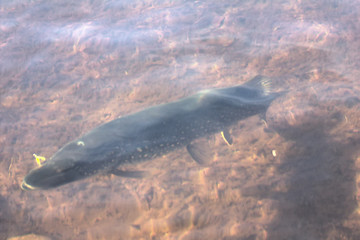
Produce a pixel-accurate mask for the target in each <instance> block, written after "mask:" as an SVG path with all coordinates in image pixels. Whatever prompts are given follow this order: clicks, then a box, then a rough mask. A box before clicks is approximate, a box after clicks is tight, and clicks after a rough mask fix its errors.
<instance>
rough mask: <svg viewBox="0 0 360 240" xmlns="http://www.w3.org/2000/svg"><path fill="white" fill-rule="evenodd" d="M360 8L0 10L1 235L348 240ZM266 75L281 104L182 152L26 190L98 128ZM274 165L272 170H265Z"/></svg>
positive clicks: (239, 5) (112, 5)
mask: <svg viewBox="0 0 360 240" xmlns="http://www.w3.org/2000/svg"><path fill="white" fill-rule="evenodd" d="M358 12H359V4H358V3H357V2H351V1H332V2H331V3H329V2H326V1H317V2H316V3H306V2H304V3H299V2H297V1H290V2H289V1H283V2H281V1H277V2H271V1H270V2H269V1H238V2H234V1H222V2H219V1H206V2H201V1H195V2H194V1H175V2H172V1H92V2H91V1H82V2H78V3H71V2H64V1H59V2H54V1H52V2H40V1H38V2H35V1H33V2H26V1H15V2H13V1H12V2H10V1H9V2H7V3H4V4H3V5H2V6H1V7H0V39H1V41H0V56H1V57H0V76H1V77H0V84H1V87H0V132H1V134H0V157H1V159H2V161H1V163H0V166H1V168H0V169H1V171H0V179H1V182H2V183H3V184H2V185H1V187H0V190H1V197H0V204H1V207H0V209H1V210H0V216H1V226H0V236H1V238H2V239H6V238H8V237H12V236H19V235H24V234H28V233H34V234H38V235H43V236H48V237H50V238H51V239H140V238H145V239H147V238H154V239H163V238H170V239H205V238H207V239H357V238H359V237H360V233H359V230H358V229H359V224H360V223H359V221H358V219H359V216H358V214H359V210H358V208H357V205H358V195H359V193H358V187H357V185H358V178H359V177H358V173H357V169H358V165H359V160H358V150H357V149H358V145H359V126H360V122H359V121H358V119H359V115H358V112H359V102H360V100H359V98H358V96H359V85H358V84H357V80H358V79H357V76H359V72H358V71H359V69H360V68H359V66H358V64H359V62H360V61H359V54H358V41H357V39H358V36H359V33H360V31H359V29H358V24H357V22H358V20H359V14H358ZM257 74H262V75H266V76H269V77H271V78H272V79H273V88H274V90H276V91H281V90H287V93H286V95H285V96H283V97H281V98H279V99H277V100H276V101H275V102H273V104H272V105H271V106H270V108H269V109H268V112H267V114H266V120H267V122H266V123H264V122H263V121H261V120H260V118H259V117H258V116H254V117H251V118H249V119H247V120H245V121H241V122H239V123H238V124H236V125H235V126H234V127H233V128H231V133H232V135H233V139H234V144H233V145H232V146H230V147H229V146H227V145H226V144H225V143H224V142H223V141H222V139H221V136H215V138H214V139H212V141H214V142H215V143H214V144H215V145H214V146H215V147H214V148H215V149H216V155H215V156H214V159H213V160H212V162H211V163H209V164H208V165H206V166H199V165H197V164H196V163H194V162H193V161H191V159H190V157H189V156H188V155H187V153H186V151H185V150H177V151H175V152H173V153H171V154H168V155H166V156H165V157H161V158H158V159H156V160H154V161H151V162H145V163H142V164H139V165H138V166H133V167H132V168H131V169H132V170H138V169H143V170H145V169H146V170H147V171H148V172H150V173H151V174H150V176H148V177H146V178H144V179H127V178H119V177H114V176H96V177H93V178H90V179H87V180H84V181H80V182H76V183H73V184H69V185H65V186H63V187H60V188H57V189H54V190H49V191H38V192H24V191H22V190H21V189H20V187H19V184H20V183H21V181H22V178H23V177H24V176H25V174H26V173H27V172H28V171H29V170H30V169H31V168H33V167H34V166H35V163H34V160H33V159H32V154H33V153H37V154H41V155H44V156H46V157H48V158H49V157H50V156H51V155H52V154H53V153H54V152H55V151H56V150H57V149H58V148H59V147H61V146H62V145H63V144H65V143H66V142H68V141H70V140H72V139H74V138H76V137H78V136H79V135H81V134H83V133H85V132H87V131H88V130H90V129H92V128H93V127H95V126H97V125H99V124H100V123H103V122H107V121H110V120H112V119H115V118H117V117H119V116H123V115H126V114H129V113H132V112H135V111H137V110H140V109H143V108H146V107H148V106H152V105H155V104H160V103H164V102H169V101H173V100H176V99H179V98H181V97H184V96H188V95H190V94H192V93H195V92H197V91H198V90H201V89H206V88H212V87H225V86H233V85H238V84H241V83H243V82H245V81H247V80H248V79H250V78H251V77H253V76H255V75H257ZM274 152H276V156H274V154H273V153H274Z"/></svg>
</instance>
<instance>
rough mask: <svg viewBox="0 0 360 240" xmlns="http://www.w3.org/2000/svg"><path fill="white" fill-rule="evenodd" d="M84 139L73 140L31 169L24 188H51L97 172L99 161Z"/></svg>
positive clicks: (24, 181)
mask: <svg viewBox="0 0 360 240" xmlns="http://www.w3.org/2000/svg"><path fill="white" fill-rule="evenodd" d="M91 150H92V149H89V148H88V147H87V146H85V144H84V143H83V142H82V141H79V140H78V141H73V142H70V143H68V144H66V145H65V146H64V147H62V148H61V149H60V150H59V151H57V152H56V153H55V154H54V155H53V156H52V157H51V158H50V159H49V160H48V161H47V162H45V163H44V164H43V165H41V166H40V167H37V168H35V169H33V170H31V171H30V172H29V173H28V174H27V175H26V176H25V178H24V180H23V182H22V185H21V188H22V189H24V190H35V189H50V188H55V187H58V186H61V185H64V184H67V183H70V182H73V181H76V180H80V179H83V178H86V177H88V176H90V175H93V174H95V173H97V171H98V169H99V166H98V164H97V163H98V162H101V160H102V159H100V160H99V161H94V160H89V159H94V158H96V154H93V151H91Z"/></svg>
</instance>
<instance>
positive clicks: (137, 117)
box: [21, 76, 279, 189]
mask: <svg viewBox="0 0 360 240" xmlns="http://www.w3.org/2000/svg"><path fill="white" fill-rule="evenodd" d="M270 84H271V83H270V81H269V80H268V79H266V78H264V77H261V76H257V77H255V78H254V79H252V80H251V81H249V82H247V83H245V84H243V85H241V86H235V87H229V88H220V89H210V90H204V91H200V92H199V93H197V94H195V95H192V96H190V97H186V98H183V99H180V100H178V101H175V102H171V103H167V104H162V105H158V106H154V107H150V108H147V109H145V110H142V111H140V112H137V113H134V114H130V115H127V116H124V117H121V118H118V119H115V120H113V121H111V122H108V123H105V124H103V125H100V126H99V127H97V128H95V129H93V130H92V131H90V132H89V133H87V134H85V135H83V136H82V137H80V138H78V139H76V140H74V141H72V142H69V143H67V144H66V145H65V146H63V147H62V148H61V149H60V150H59V151H57V152H56V153H55V154H54V155H53V156H52V157H51V158H50V159H49V160H48V161H46V162H45V163H44V164H43V165H41V166H40V167H38V168H35V169H33V170H31V171H30V173H29V174H28V175H27V176H26V177H25V178H24V181H23V183H22V186H21V187H22V189H49V188H54V187H58V186H60V185H63V184H66V183H70V182H73V181H76V180H79V179H83V178H86V177H89V176H92V175H95V174H98V173H114V174H117V175H122V176H127V172H122V171H120V170H114V169H116V168H117V167H119V166H121V165H123V164H129V163H135V162H140V161H144V160H150V159H153V158H156V157H157V156H162V155H164V154H166V153H168V152H171V151H173V150H174V149H177V148H181V147H186V148H187V150H188V151H189V153H190V155H191V156H192V157H193V158H194V159H195V160H197V161H198V162H201V161H202V159H201V153H200V154H198V149H196V147H193V145H192V143H194V142H195V140H196V139H198V138H201V137H204V136H207V135H210V134H214V133H217V132H223V131H226V129H227V127H228V126H230V125H232V124H234V123H236V122H237V121H239V120H241V119H245V118H248V117H250V116H253V115H255V114H259V113H264V112H265V111H266V109H267V108H268V106H269V105H270V103H271V102H272V101H273V100H274V99H275V98H276V97H277V96H279V93H270V92H269V88H270ZM225 135H228V134H223V136H225ZM224 138H225V137H224Z"/></svg>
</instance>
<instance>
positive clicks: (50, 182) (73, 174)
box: [21, 164, 84, 190]
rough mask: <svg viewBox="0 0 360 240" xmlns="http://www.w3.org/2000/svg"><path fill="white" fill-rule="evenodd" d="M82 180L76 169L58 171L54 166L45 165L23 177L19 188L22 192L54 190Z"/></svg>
mask: <svg viewBox="0 0 360 240" xmlns="http://www.w3.org/2000/svg"><path fill="white" fill-rule="evenodd" d="M81 178H84V176H81V175H79V174H78V172H77V171H76V168H68V169H65V170H64V169H59V168H57V167H56V165H54V164H48V165H47V164H45V165H43V166H41V167H38V168H35V169H33V170H31V171H30V172H29V174H28V175H26V176H25V178H24V180H23V182H22V184H21V188H22V189H23V190H37V189H50V188H55V187H58V186H61V185H64V184H67V183H70V182H73V181H76V180H79V179H81Z"/></svg>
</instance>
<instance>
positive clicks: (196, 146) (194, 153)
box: [186, 139, 214, 164]
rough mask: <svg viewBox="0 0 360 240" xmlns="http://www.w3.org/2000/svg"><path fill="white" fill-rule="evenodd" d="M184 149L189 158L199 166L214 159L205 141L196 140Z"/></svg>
mask: <svg viewBox="0 0 360 240" xmlns="http://www.w3.org/2000/svg"><path fill="white" fill-rule="evenodd" d="M186 149H187V151H188V152H189V154H190V156H191V157H192V158H193V159H194V160H195V161H196V162H197V163H199V164H205V163H209V162H210V161H211V160H212V159H213V157H214V153H213V151H212V150H211V148H210V145H209V142H208V140H207V139H201V140H196V141H194V142H192V143H190V144H189V145H187V146H186Z"/></svg>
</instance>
